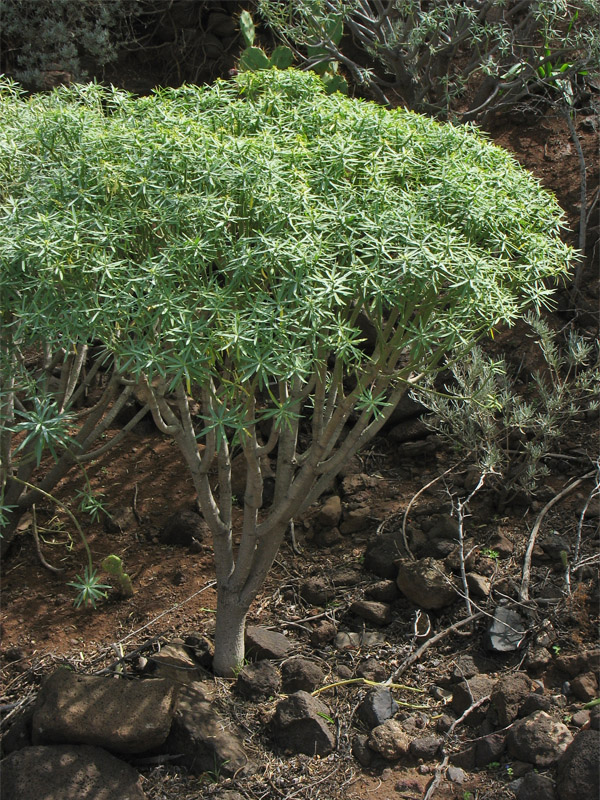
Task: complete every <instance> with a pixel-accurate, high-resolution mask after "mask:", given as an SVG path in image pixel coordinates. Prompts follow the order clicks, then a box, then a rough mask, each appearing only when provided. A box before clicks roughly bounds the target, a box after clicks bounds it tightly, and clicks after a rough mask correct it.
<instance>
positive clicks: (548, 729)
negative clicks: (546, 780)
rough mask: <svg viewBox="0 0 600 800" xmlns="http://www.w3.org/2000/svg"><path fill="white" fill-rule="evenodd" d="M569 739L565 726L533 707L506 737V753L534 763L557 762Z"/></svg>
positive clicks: (549, 764) (570, 739)
mask: <svg viewBox="0 0 600 800" xmlns="http://www.w3.org/2000/svg"><path fill="white" fill-rule="evenodd" d="M572 740H573V737H572V735H571V732H570V731H569V729H568V728H567V726H566V725H563V723H562V722H556V721H555V720H553V719H552V717H551V716H550V715H549V714H546V712H545V711H536V712H535V713H534V714H531V715H530V716H529V717H525V719H522V720H519V721H518V722H516V723H515V724H514V725H513V726H512V728H511V729H510V731H509V732H508V736H507V737H506V743H507V749H508V752H509V754H510V755H511V756H512V757H513V758H518V759H519V760H520V761H527V762H528V763H530V764H534V765H535V766H536V767H550V766H552V765H553V764H556V762H557V761H558V760H559V758H560V757H561V755H562V754H563V753H564V752H565V750H566V749H567V747H568V746H569V745H570V744H571V742H572Z"/></svg>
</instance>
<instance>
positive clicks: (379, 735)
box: [369, 719, 410, 761]
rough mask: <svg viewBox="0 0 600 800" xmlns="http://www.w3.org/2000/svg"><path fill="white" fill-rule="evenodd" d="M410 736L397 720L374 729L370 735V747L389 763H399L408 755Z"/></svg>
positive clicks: (391, 720) (387, 721) (389, 720)
mask: <svg viewBox="0 0 600 800" xmlns="http://www.w3.org/2000/svg"><path fill="white" fill-rule="evenodd" d="M409 746H410V736H409V735H408V734H407V733H406V731H405V730H404V728H403V727H402V725H401V724H400V723H399V722H397V721H396V720H395V719H388V720H386V722H384V723H383V725H378V726H377V727H376V728H373V730H372V731H371V733H370V734H369V747H370V748H371V750H374V751H375V752H376V753H379V755H380V756H382V757H383V758H385V759H386V760H387V761H397V760H398V759H400V758H403V757H404V756H406V755H407V753H408V748H409Z"/></svg>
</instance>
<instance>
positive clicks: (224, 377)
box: [0, 70, 570, 675]
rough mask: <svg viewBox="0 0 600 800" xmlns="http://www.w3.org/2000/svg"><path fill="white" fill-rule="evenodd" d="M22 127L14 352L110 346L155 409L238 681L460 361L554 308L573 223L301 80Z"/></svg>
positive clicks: (38, 118) (71, 106) (22, 121)
mask: <svg viewBox="0 0 600 800" xmlns="http://www.w3.org/2000/svg"><path fill="white" fill-rule="evenodd" d="M1 114H2V120H3V124H2V130H1V131H0V137H1V142H0V159H1V160H2V177H1V180H2V195H3V202H2V216H1V224H0V248H1V249H0V256H1V259H2V278H1V280H2V287H1V289H2V292H1V298H2V299H1V302H2V319H3V325H4V332H5V335H6V337H7V341H8V340H10V341H11V342H17V343H18V346H19V348H20V351H21V352H22V351H23V350H24V348H25V347H26V346H28V345H32V344H36V343H40V342H43V343H45V344H46V345H47V346H48V343H49V345H50V346H56V345H58V344H60V343H61V342H62V343H65V342H69V343H79V344H81V343H89V342H95V343H99V342H100V343H101V344H102V346H103V348H104V350H105V352H106V354H107V357H109V358H110V359H111V360H112V363H113V364H114V365H115V367H116V370H117V372H118V374H119V375H120V376H122V380H123V381H125V382H127V381H131V382H137V383H139V384H141V385H142V386H143V387H145V392H146V397H147V398H148V402H149V403H150V405H151V410H152V413H153V416H154V420H155V422H156V424H157V425H158V427H159V428H160V430H161V431H163V432H164V433H165V434H166V435H169V436H172V437H173V438H174V439H175V441H176V442H177V444H178V445H179V447H180V449H181V453H182V457H183V459H184V461H185V463H186V464H187V468H188V469H189V471H190V473H191V475H192V477H193V480H194V485H195V488H196V491H197V493H198V498H199V503H200V506H201V509H202V513H203V515H204V517H205V519H206V521H207V523H208V524H209V526H210V528H211V530H212V534H213V539H214V557H215V565H216V576H217V582H218V607H217V619H216V632H215V659H214V667H215V671H216V672H217V673H219V674H222V675H232V673H233V672H234V670H235V668H236V666H237V665H238V664H239V663H240V662H241V660H242V658H243V634H244V624H245V619H246V615H247V613H248V610H249V608H250V605H251V603H252V601H253V599H254V598H255V596H256V594H257V592H258V591H259V590H260V588H261V585H262V583H263V581H264V579H265V577H266V575H267V573H268V571H269V569H270V567H271V565H272V563H273V560H274V558H275V556H276V554H277V551H278V548H279V546H280V544H281V542H282V539H283V537H284V534H285V530H286V528H287V526H288V525H289V523H290V521H291V520H292V519H293V518H294V517H295V516H297V515H299V514H301V513H302V512H303V510H305V509H306V508H308V506H310V505H311V504H312V503H314V502H315V501H316V500H317V499H318V498H319V496H320V495H321V494H322V492H323V491H324V490H325V489H326V488H327V487H328V486H330V484H331V482H332V480H333V478H334V477H335V475H336V474H337V473H338V471H339V470H340V468H341V467H342V466H343V465H344V464H346V463H347V461H348V459H349V458H350V457H351V456H352V455H353V454H354V453H355V452H357V451H358V450H359V448H360V447H362V446H363V445H364V444H365V443H366V442H368V441H369V440H370V439H371V438H372V437H373V436H374V435H375V434H376V433H377V431H379V430H380V429H381V427H382V425H383V424H384V423H385V421H386V419H387V418H388V417H389V415H390V413H391V411H392V410H393V408H394V406H395V405H396V404H397V402H398V401H399V399H400V398H401V397H402V396H403V395H404V394H405V393H406V392H407V391H409V390H410V387H411V386H413V385H416V384H418V382H419V381H420V379H422V377H423V376H427V375H430V374H431V373H432V371H435V370H436V369H437V368H438V364H440V363H441V361H442V357H443V356H444V354H446V353H448V352H449V351H451V350H453V351H454V352H455V353H456V352H458V353H459V354H460V352H461V351H462V352H464V351H466V349H468V348H469V347H470V346H471V344H472V343H473V342H474V341H475V340H477V339H480V338H481V337H482V336H485V335H486V334H488V333H489V332H490V331H492V330H493V329H494V328H497V327H498V326H501V325H503V324H507V323H510V322H511V321H512V320H514V319H515V318H517V317H518V316H519V315H520V314H521V313H522V312H523V311H524V309H525V308H526V307H529V306H540V305H544V304H546V303H547V302H548V299H549V296H550V289H549V287H550V285H551V283H552V282H553V279H554V280H555V279H556V278H557V277H559V276H561V275H562V274H564V272H565V271H566V269H567V267H568V262H569V259H570V251H569V249H568V248H567V247H566V246H565V245H563V243H562V242H561V240H560V236H559V234H560V228H561V215H560V211H559V208H558V206H557V204H556V202H555V200H554V198H553V197H552V196H550V195H549V194H548V193H546V192H544V191H542V190H541V188H540V186H539V184H538V183H537V182H536V181H535V180H534V179H533V178H532V177H531V176H530V175H529V174H527V173H526V172H524V171H523V170H522V169H521V168H520V167H519V166H518V164H517V163H516V162H515V160H514V159H513V158H512V157H511V156H510V155H509V154H508V153H506V152H504V151H503V150H501V149H499V148H498V147H495V146H493V145H491V144H489V143H488V142H487V141H486V140H485V138H484V137H483V136H481V135H480V134H479V133H477V131H475V130H474V129H472V128H469V127H453V126H451V125H442V124H439V123H437V122H434V121H432V120H430V119H427V118H425V117H423V116H419V115H417V114H414V113H411V112H407V111H404V110H402V109H396V110H394V111H389V110H386V109H383V108H381V107H379V106H377V105H375V104H372V103H367V102H363V101H360V100H353V99H349V98H347V97H343V96H341V95H326V94H325V92H324V90H323V86H322V84H321V82H320V79H319V78H318V77H317V76H316V75H314V74H308V73H301V72H297V71H294V70H287V71H278V70H269V71H264V72H258V73H243V74H240V75H238V76H237V77H236V78H235V79H234V80H232V81H229V82H218V83H217V84H216V85H214V86H209V87H192V86H187V87H183V88H180V89H164V90H159V91H156V92H155V93H153V94H151V95H150V96H148V97H143V98H134V97H132V96H130V95H127V94H125V93H122V92H119V91H116V90H109V89H105V88H102V87H100V86H97V85H90V86H74V87H71V88H69V89H65V88H61V89H58V90H56V91H55V92H53V93H52V94H48V95H38V96H34V97H27V98H25V97H23V96H21V95H20V94H19V92H18V91H17V90H16V88H15V87H14V86H12V85H6V86H5V87H4V89H3V93H2V108H1ZM367 333H368V335H367ZM15 346H16V345H15ZM5 363H6V362H5ZM241 454H243V460H245V464H246V475H247V477H246V488H245V493H244V496H243V498H241V497H240V498H239V500H240V501H243V513H241V514H239V515H238V514H234V513H233V511H234V508H235V503H236V498H235V497H234V496H233V493H232V483H231V464H232V459H233V458H234V457H235V458H238V460H239V456H240V455H241ZM266 476H268V478H269V480H270V481H271V482H272V483H273V485H274V488H273V491H272V492H270V493H269V498H268V501H267V500H266V499H265V498H264V497H263V485H264V481H265V478H266ZM265 497H266V495H265ZM234 517H235V522H234Z"/></svg>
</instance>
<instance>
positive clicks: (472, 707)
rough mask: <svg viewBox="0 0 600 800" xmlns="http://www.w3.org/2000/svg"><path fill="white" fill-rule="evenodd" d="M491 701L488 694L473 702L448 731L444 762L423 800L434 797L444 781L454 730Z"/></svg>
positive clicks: (436, 771)
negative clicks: (448, 751) (447, 749)
mask: <svg viewBox="0 0 600 800" xmlns="http://www.w3.org/2000/svg"><path fill="white" fill-rule="evenodd" d="M489 699H490V695H489V694H486V695H484V696H483V697H480V698H479V700H473V702H472V703H471V705H470V706H469V707H468V708H467V709H466V710H465V711H463V713H462V714H461V715H460V717H459V718H458V719H455V720H454V722H453V723H452V725H451V726H450V727H449V728H448V730H447V731H446V735H445V743H444V749H443V750H442V752H443V754H444V757H443V759H442V761H441V762H440V763H439V764H438V766H437V767H436V768H435V773H434V776H433V780H432V781H431V783H430V784H429V786H428V787H427V791H426V792H425V795H424V797H423V800H429V798H431V797H433V793H434V791H435V789H436V788H437V786H438V784H439V782H440V781H441V779H442V775H443V773H444V770H445V769H446V767H447V766H448V763H449V761H450V754H449V753H447V752H446V749H445V748H446V744H447V742H448V740H449V738H450V736H451V735H452V734H453V733H454V729H455V728H456V727H457V726H458V725H460V723H461V722H462V721H463V720H465V719H466V718H467V717H468V716H469V714H471V713H472V712H473V711H475V710H476V709H477V708H479V707H480V706H482V705H483V704H484V703H487V701H488V700H489Z"/></svg>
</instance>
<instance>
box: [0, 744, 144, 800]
mask: <svg viewBox="0 0 600 800" xmlns="http://www.w3.org/2000/svg"><path fill="white" fill-rule="evenodd" d="M0 768H1V770H2V797H3V800H83V798H85V800H117V798H118V800H145V797H146V795H145V794H144V792H143V791H142V789H141V787H140V776H139V773H138V772H137V771H136V770H135V769H133V767H130V766H129V764H125V763H124V762H123V761H120V760H119V759H118V758H115V756H112V755H110V753H107V752H106V750H101V749H100V748H98V747H89V746H87V745H83V746H75V745H53V746H48V747H43V746H38V747H25V748H23V749H22V750H17V751H15V752H14V753H11V754H10V755H9V756H7V757H6V758H5V759H4V760H3V761H2V762H0Z"/></svg>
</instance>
